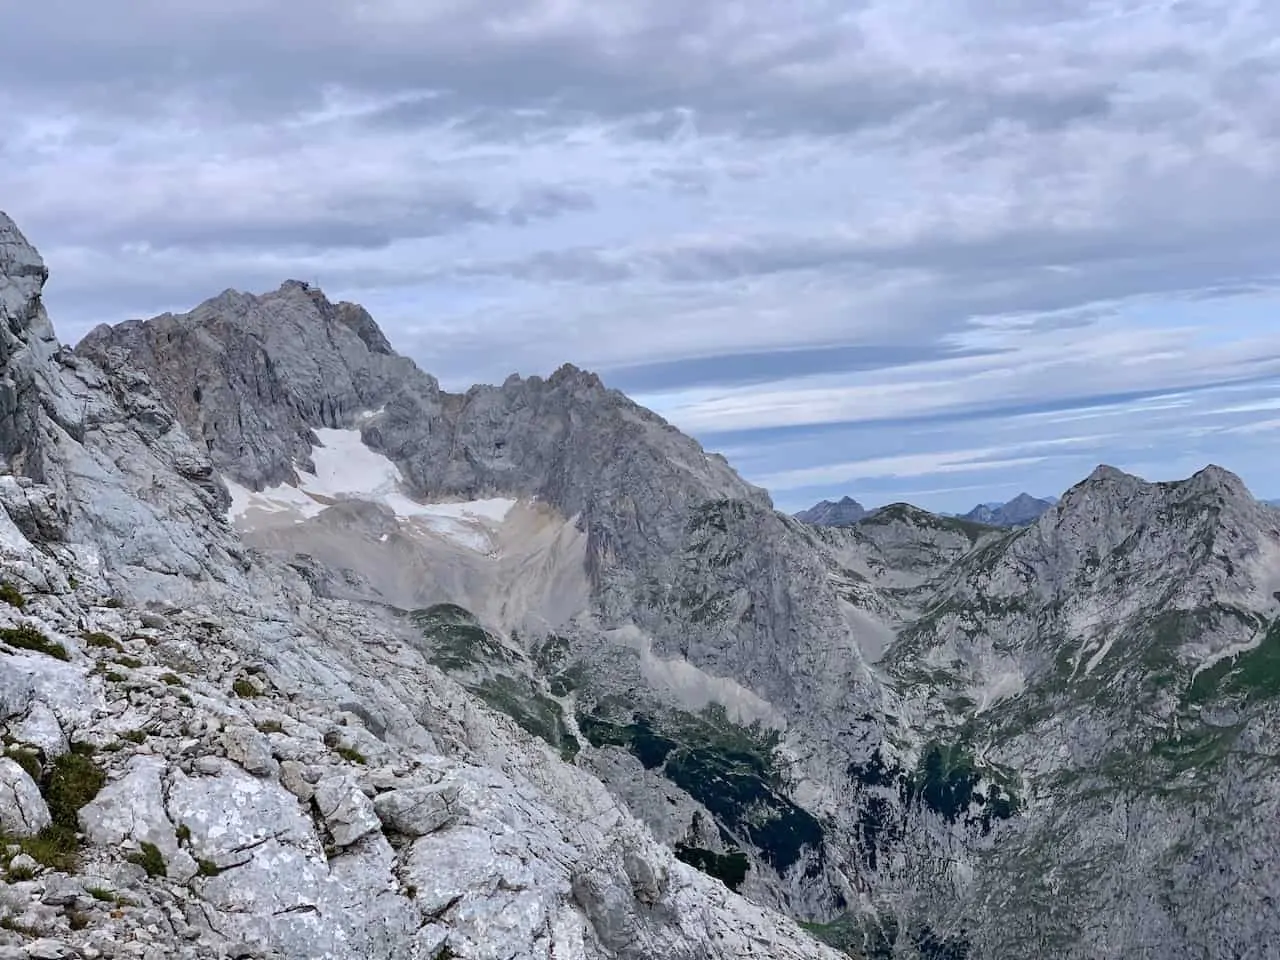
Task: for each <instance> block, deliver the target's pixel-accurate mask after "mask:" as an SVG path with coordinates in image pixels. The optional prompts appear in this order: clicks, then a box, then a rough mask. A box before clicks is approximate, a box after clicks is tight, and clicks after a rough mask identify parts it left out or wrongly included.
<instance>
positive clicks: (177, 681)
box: [160, 673, 182, 687]
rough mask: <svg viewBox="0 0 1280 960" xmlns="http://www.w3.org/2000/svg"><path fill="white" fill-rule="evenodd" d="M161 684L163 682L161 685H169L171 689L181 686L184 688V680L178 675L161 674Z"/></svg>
mask: <svg viewBox="0 0 1280 960" xmlns="http://www.w3.org/2000/svg"><path fill="white" fill-rule="evenodd" d="M160 682H161V683H163V684H166V685H168V686H170V687H180V686H182V678H181V677H180V676H178V675H177V674H176V673H162V674H160Z"/></svg>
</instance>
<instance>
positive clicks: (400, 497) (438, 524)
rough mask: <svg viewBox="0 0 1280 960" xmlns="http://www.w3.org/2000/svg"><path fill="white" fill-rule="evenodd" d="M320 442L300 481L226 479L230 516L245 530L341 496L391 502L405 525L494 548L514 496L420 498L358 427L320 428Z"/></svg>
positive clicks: (303, 516)
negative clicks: (253, 486)
mask: <svg viewBox="0 0 1280 960" xmlns="http://www.w3.org/2000/svg"><path fill="white" fill-rule="evenodd" d="M315 432H316V436H317V437H319V439H320V444H321V445H320V446H317V447H315V448H313V450H312V452H311V458H312V460H313V461H314V462H315V472H314V473H308V472H307V471H305V470H302V469H298V471H297V473H298V478H299V483H298V485H297V486H293V485H291V484H287V483H282V484H279V485H278V486H274V487H268V488H267V489H265V490H262V491H253V490H250V489H248V488H247V487H244V486H242V485H240V484H238V483H234V482H233V481H230V480H227V481H226V484H227V488H228V490H230V491H231V508H230V510H229V512H228V519H230V520H231V521H232V523H234V524H235V525H236V527H237V528H238V529H240V530H242V531H250V530H256V529H259V528H260V527H262V526H278V525H279V524H281V523H282V522H291V523H303V522H305V521H307V520H311V519H314V518H315V517H318V516H319V515H320V514H321V513H323V512H324V511H325V510H326V509H327V508H328V507H331V506H332V505H333V504H335V503H338V502H340V501H343V500H359V501H364V502H366V503H376V504H380V505H382V506H384V507H387V508H388V509H389V510H391V512H392V513H394V514H395V516H396V519H397V520H399V521H400V522H402V523H405V524H411V525H413V526H415V527H418V528H420V529H421V528H426V529H427V530H429V531H431V532H433V533H435V534H438V535H439V536H442V537H444V538H446V539H448V540H451V541H452V542H454V543H457V544H460V545H462V546H464V547H467V548H469V549H471V550H475V551H478V552H481V553H487V552H490V551H491V550H493V548H494V542H493V536H492V535H493V532H494V528H495V527H496V526H498V525H500V524H501V523H502V522H503V521H504V520H505V519H506V517H507V514H508V513H509V512H510V511H511V508H512V507H514V506H515V504H516V501H515V500H511V499H506V498H490V499H484V500H469V501H464V502H452V503H420V502H419V501H417V500H414V499H413V498H411V497H409V496H408V495H407V494H405V493H404V486H405V484H404V478H403V476H402V475H401V473H400V469H399V468H398V467H397V466H396V465H395V464H394V463H392V462H391V460H389V459H388V458H387V457H384V456H383V455H382V454H380V453H377V452H376V451H373V450H370V449H369V448H368V447H367V446H365V443H364V441H363V440H362V439H361V438H360V431H359V430H332V429H321V430H316V431H315Z"/></svg>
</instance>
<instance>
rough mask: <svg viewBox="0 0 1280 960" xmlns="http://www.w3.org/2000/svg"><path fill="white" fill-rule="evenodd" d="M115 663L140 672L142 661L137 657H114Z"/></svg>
mask: <svg viewBox="0 0 1280 960" xmlns="http://www.w3.org/2000/svg"><path fill="white" fill-rule="evenodd" d="M115 661H116V663H118V664H120V666H122V667H127V668H129V669H130V670H140V669H141V668H142V661H141V660H139V659H138V658H137V657H116V658H115Z"/></svg>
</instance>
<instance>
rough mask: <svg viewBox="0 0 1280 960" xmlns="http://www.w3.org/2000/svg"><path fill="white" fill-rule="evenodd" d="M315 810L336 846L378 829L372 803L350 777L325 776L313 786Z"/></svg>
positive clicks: (379, 824) (352, 841) (377, 821)
mask: <svg viewBox="0 0 1280 960" xmlns="http://www.w3.org/2000/svg"><path fill="white" fill-rule="evenodd" d="M315 804H316V808H317V809H318V810H319V811H320V815H321V816H322V817H324V821H325V825H326V826H327V827H328V828H329V832H330V834H331V835H332V836H333V842H334V843H335V844H337V845H338V846H339V847H349V846H351V844H353V843H355V842H356V841H357V840H359V839H360V838H361V837H364V836H366V835H368V834H370V833H373V832H375V831H377V830H380V829H381V828H382V823H381V821H379V819H378V817H377V815H376V814H375V813H374V809H373V803H372V801H370V800H369V798H368V797H366V796H365V795H364V793H363V791H361V789H360V787H359V784H357V783H356V782H355V780H354V779H352V778H351V777H326V778H325V779H323V780H321V781H320V782H319V783H317V784H316V792H315Z"/></svg>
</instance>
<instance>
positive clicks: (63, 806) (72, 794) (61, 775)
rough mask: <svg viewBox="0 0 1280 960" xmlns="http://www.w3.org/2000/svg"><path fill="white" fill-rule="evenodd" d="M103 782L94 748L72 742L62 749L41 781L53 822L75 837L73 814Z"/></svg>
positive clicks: (104, 778)
mask: <svg viewBox="0 0 1280 960" xmlns="http://www.w3.org/2000/svg"><path fill="white" fill-rule="evenodd" d="M106 782H107V775H106V772H105V771H104V770H103V769H102V767H100V766H99V765H98V764H97V762H96V761H95V760H94V759H93V748H92V747H90V746H88V745H87V744H80V743H77V744H73V745H72V747H71V752H70V753H64V754H63V755H62V756H60V757H58V758H57V759H55V760H54V761H53V763H52V764H50V767H49V773H48V775H47V776H46V777H45V779H44V783H43V784H42V788H43V789H42V791H41V792H42V793H43V794H44V799H45V803H46V804H48V806H49V814H50V816H51V817H52V818H53V823H54V825H55V826H58V827H62V828H63V829H65V830H67V831H69V832H70V833H71V835H72V837H73V838H74V836H75V831H76V827H77V825H78V824H77V818H76V815H77V814H78V813H79V811H80V808H81V807H83V806H84V805H85V804H86V803H88V802H89V801H90V800H92V799H93V798H94V797H96V796H97V795H98V791H99V790H101V789H102V786H103V784H105V783H106ZM33 856H34V854H33ZM37 859H38V858H37Z"/></svg>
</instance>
